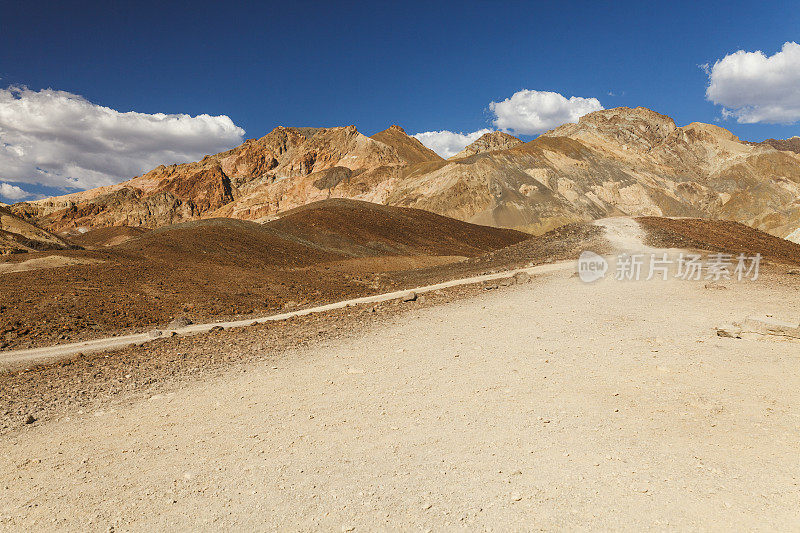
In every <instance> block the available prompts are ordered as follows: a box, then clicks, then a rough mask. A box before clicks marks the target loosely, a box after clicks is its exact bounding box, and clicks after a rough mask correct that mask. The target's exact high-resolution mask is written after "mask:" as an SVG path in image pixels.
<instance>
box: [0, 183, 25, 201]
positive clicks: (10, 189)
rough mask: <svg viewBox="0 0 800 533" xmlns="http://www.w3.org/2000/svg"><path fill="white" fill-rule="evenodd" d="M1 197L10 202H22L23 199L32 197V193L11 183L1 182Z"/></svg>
mask: <svg viewBox="0 0 800 533" xmlns="http://www.w3.org/2000/svg"><path fill="white" fill-rule="evenodd" d="M0 196H2V197H3V198H6V199H8V200H12V201H15V200H22V199H23V198H28V197H29V196H31V194H30V193H28V192H27V191H24V190H23V189H21V188H20V187H17V186H16V185H11V184H10V183H3V182H0Z"/></svg>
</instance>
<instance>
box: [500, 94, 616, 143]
mask: <svg viewBox="0 0 800 533" xmlns="http://www.w3.org/2000/svg"><path fill="white" fill-rule="evenodd" d="M489 109H490V110H491V111H492V112H493V113H494V115H495V120H494V122H493V124H494V126H495V127H496V128H497V129H499V130H502V131H506V132H510V133H514V134H516V135H536V134H538V133H542V132H545V131H547V130H550V129H553V128H555V127H556V126H560V125H561V124H565V123H567V122H578V119H579V118H580V117H582V116H583V115H585V114H587V113H591V112H592V111H599V110H601V109H603V106H602V105H600V101H599V100H598V99H597V98H584V97H581V96H571V97H569V98H565V97H564V96H562V95H560V94H559V93H554V92H550V91H530V90H527V89H526V90H522V91H518V92H516V93H514V94H513V95H511V98H506V99H505V100H503V101H502V102H492V103H490V104H489Z"/></svg>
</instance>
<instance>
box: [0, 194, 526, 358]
mask: <svg viewBox="0 0 800 533" xmlns="http://www.w3.org/2000/svg"><path fill="white" fill-rule="evenodd" d="M125 234H130V231H111V230H95V231H92V232H90V233H88V234H86V235H84V236H83V238H84V243H85V244H89V243H92V244H93V245H95V246H94V247H96V248H97V249H94V250H68V251H64V250H60V251H58V252H57V255H58V257H59V258H58V259H52V258H51V259H49V260H45V259H44V258H46V257H51V256H52V255H53V253H51V254H42V253H36V254H18V255H16V256H11V257H10V258H7V259H5V260H3V262H2V263H0V276H2V283H0V350H2V349H11V348H26V347H32V346H42V345H49V344H54V343H56V342H59V341H64V342H67V341H76V340H85V339H89V338H96V337H99V336H107V335H109V334H112V333H120V334H121V333H128V332H134V331H141V330H143V329H147V328H152V327H154V326H157V325H165V324H167V323H168V322H170V321H171V320H172V319H174V318H175V317H177V316H187V317H189V318H190V319H192V320H194V321H200V320H209V319H212V318H220V319H224V318H234V317H242V316H250V315H262V314H265V313H271V312H277V311H280V310H283V309H287V308H295V307H298V306H305V305H311V304H320V303H326V302H332V301H338V300H343V299H346V298H350V297H354V296H364V295H368V294H374V293H376V292H388V291H391V290H395V289H398V288H401V287H400V285H399V283H400V282H399V281H398V280H395V279H393V278H392V276H391V275H389V274H387V273H390V272H393V271H397V270H404V269H415V268H422V267H430V266H435V265H440V264H442V263H447V262H452V261H457V260H459V259H462V258H463V257H469V256H475V255H479V254H483V253H486V252H488V251H492V250H495V249H497V248H502V247H505V246H508V245H510V244H514V243H517V242H520V241H521V240H523V239H525V238H527V237H528V236H527V235H526V234H524V233H521V232H517V231H513V230H505V229H498V228H488V227H485V226H476V225H474V224H468V223H465V222H461V221H457V220H453V219H447V218H445V217H441V216H439V215H435V214H433V213H426V212H423V211H419V210H415V209H402V208H393V207H387V206H379V205H375V204H368V203H365V202H356V201H352V200H334V201H326V202H321V203H319V204H312V205H309V206H304V207H302V208H300V209H297V210H295V211H293V212H290V213H287V214H286V215H285V216H284V217H282V218H281V219H279V220H276V221H274V222H271V223H269V224H266V225H259V224H255V223H252V222H246V221H240V220H222V219H212V220H206V221H198V222H188V223H184V224H178V225H174V226H170V227H166V228H159V229H157V230H154V231H150V232H146V233H141V234H140V235H138V236H137V237H136V238H132V239H127V240H124V242H122V243H120V244H118V245H116V246H109V247H103V246H97V245H98V244H100V243H103V242H105V240H106V238H110V239H112V240H114V239H117V238H118V237H119V236H120V235H125ZM31 260H34V261H35V262H36V261H39V264H40V265H45V264H46V263H48V262H49V263H52V265H65V264H66V265H68V266H60V267H59V268H40V269H36V270H31V269H29V268H22V266H21V264H22V263H23V262H25V261H31ZM81 262H83V263H85V264H72V265H69V263H81ZM17 264H20V266H18V267H15V266H14V265H17ZM3 270H6V271H7V272H8V273H5V274H3V273H2V272H3ZM12 270H24V271H17V272H11V271H12Z"/></svg>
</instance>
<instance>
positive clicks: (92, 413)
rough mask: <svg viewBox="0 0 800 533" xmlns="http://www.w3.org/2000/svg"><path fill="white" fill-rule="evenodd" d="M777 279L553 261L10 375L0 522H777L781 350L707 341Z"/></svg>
mask: <svg viewBox="0 0 800 533" xmlns="http://www.w3.org/2000/svg"><path fill="white" fill-rule="evenodd" d="M613 251H614V250H609V252H613ZM787 271H788V270H787V267H786V266H784V265H781V264H777V263H774V264H771V265H768V266H767V267H766V268H765V270H764V272H763V273H762V276H761V277H760V278H759V280H758V281H755V282H741V283H737V282H726V283H724V284H721V285H722V287H724V288H720V286H719V284H718V286H715V287H713V288H707V287H706V284H704V283H702V282H683V281H679V280H669V281H660V280H653V281H650V282H644V281H642V282H617V281H615V280H613V279H607V280H605V281H601V282H597V283H594V284H584V283H582V282H581V281H579V280H578V279H577V278H576V277H574V276H573V275H572V274H571V272H570V271H569V270H566V271H556V272H552V273H550V274H546V275H543V276H541V277H537V278H534V279H533V280H532V281H531V282H530V283H525V284H520V285H511V286H509V287H502V286H500V287H498V288H496V289H494V286H491V288H493V290H489V291H487V290H486V287H480V286H476V287H471V288H468V289H459V291H465V292H459V293H458V294H455V295H451V294H447V293H446V292H444V293H441V294H438V295H431V296H430V298H429V299H426V300H425V301H424V302H420V301H416V302H405V303H402V302H394V303H392V304H386V307H383V308H382V307H380V306H379V308H378V309H376V310H375V312H372V309H371V308H369V309H361V308H351V309H346V310H341V311H339V312H337V313H335V314H332V315H330V316H316V317H306V318H304V319H298V320H296V321H292V322H285V323H279V324H271V325H269V326H254V327H252V328H248V329H242V330H238V331H237V330H231V331H218V332H214V333H211V334H209V335H207V336H203V337H196V338H186V339H182V338H174V339H164V340H158V341H155V342H154V343H151V344H149V345H147V346H145V347H141V348H135V349H130V350H125V351H123V352H119V353H109V354H106V355H100V356H94V357H86V358H80V359H77V360H76V361H74V362H72V363H71V364H69V365H61V366H60V367H59V368H57V369H56V368H54V367H51V368H37V369H31V370H30V371H29V373H30V374H32V375H28V374H29V373H24V374H15V375H14V376H12V378H11V379H9V380H7V381H5V380H4V382H3V383H2V385H1V386H2V389H3V390H4V391H5V390H10V391H15V392H12V394H18V396H17V398H18V399H20V400H21V401H19V402H17V403H16V404H14V405H10V406H8V407H5V409H7V410H10V409H15V408H16V406H17V405H22V404H23V403H24V402H25V401H27V402H29V403H28V408H32V406H33V401H34V398H32V397H31V396H33V397H36V396H38V397H40V398H42V402H43V403H42V404H41V405H40V406H39V407H40V409H41V410H40V412H41V417H40V419H39V420H37V421H34V422H33V423H31V424H27V425H23V423H22V421H21V420H16V421H15V423H14V427H11V428H7V433H6V435H4V436H3V437H2V439H3V440H2V448H1V449H2V453H0V488H5V487H7V488H6V490H5V491H4V492H2V493H0V527H5V528H7V529H9V530H19V529H43V528H51V529H52V528H56V529H64V530H81V531H87V530H88V531H108V530H109V529H110V528H114V530H142V531H143V530H153V529H162V530H164V529H169V530H197V529H214V530H232V529H247V530H261V529H277V530H284V529H295V530H297V529H299V530H337V531H338V530H344V531H361V530H374V529H422V530H427V529H430V530H453V529H470V530H476V529H477V530H489V529H495V530H496V529H500V530H523V529H525V530H528V529H534V528H535V529H544V530H564V529H569V530H575V529H593V530H630V531H641V530H646V529H659V530H660V529H678V530H708V529H720V530H764V529H768V530H786V529H791V528H793V527H794V526H795V525H796V524H797V523H798V520H800V514H798V508H797V501H798V498H800V490H799V489H798V478H797V476H798V466H800V463H798V457H800V448H798V443H797V439H796V438H794V435H795V433H796V429H797V420H798V417H799V416H800V411H798V407H797V406H798V405H800V393H798V391H800V381H798V376H800V372H798V359H797V357H796V355H797V347H798V346H800V344H798V343H797V342H795V341H793V340H791V339H781V338H769V337H764V338H759V339H732V338H721V337H718V336H717V335H716V333H715V326H717V325H719V324H720V323H724V322H729V321H731V320H741V319H742V318H744V317H745V316H747V315H749V314H771V315H773V316H776V317H786V318H787V319H791V318H792V317H794V319H796V317H797V316H798V315H800V298H798V295H800V276H796V275H792V274H788V273H787ZM315 333H316V336H315ZM293 343H296V344H294V345H292V344H293ZM37 374H38V375H37ZM62 376H65V378H64V379H61V377H62ZM153 376H154V377H155V381H153V382H148V381H147V380H148V379H151V377H153ZM81 382H83V384H82V385H81V384H80V383H81ZM45 383H46V385H44V384H45ZM23 395H27V396H29V398H28V399H27V400H23V399H22V397H23ZM59 395H62V396H63V397H64V398H65V399H66V398H70V400H69V401H70V404H69V405H67V406H64V405H59V403H58V400H57V398H58V397H59ZM44 400H47V403H46V404H45V403H44ZM20 414H24V413H21V412H17V413H15V414H14V416H15V417H16V418H19V415H20ZM9 430H10V431H9Z"/></svg>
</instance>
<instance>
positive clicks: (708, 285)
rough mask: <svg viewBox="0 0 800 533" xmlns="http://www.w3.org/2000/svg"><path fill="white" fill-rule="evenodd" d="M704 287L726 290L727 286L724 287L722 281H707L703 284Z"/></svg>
mask: <svg viewBox="0 0 800 533" xmlns="http://www.w3.org/2000/svg"><path fill="white" fill-rule="evenodd" d="M704 287H705V288H706V289H713V290H716V291H726V290H728V287H726V286H725V285H723V284H722V283H714V282H713V281H711V282H709V283H706V284H705V285H704Z"/></svg>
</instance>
